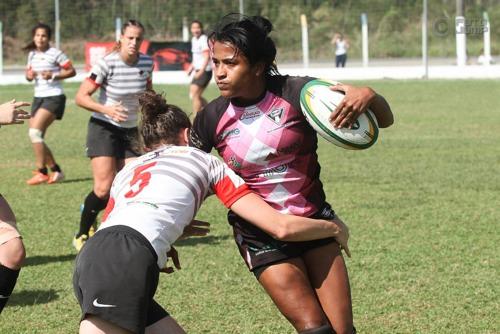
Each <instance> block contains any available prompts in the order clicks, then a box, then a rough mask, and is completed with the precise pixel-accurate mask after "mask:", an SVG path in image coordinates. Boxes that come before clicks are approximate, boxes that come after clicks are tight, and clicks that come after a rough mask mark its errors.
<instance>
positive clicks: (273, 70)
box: [208, 14, 279, 76]
mask: <svg viewBox="0 0 500 334" xmlns="http://www.w3.org/2000/svg"><path fill="white" fill-rule="evenodd" d="M272 30H273V24H272V23H271V21H269V20H268V19H266V18H264V17H262V16H251V17H248V16H244V15H241V14H229V15H226V16H224V17H223V18H222V19H221V20H220V21H219V23H218V24H217V25H216V27H215V29H214V31H212V32H211V33H210V34H209V36H208V40H209V47H210V48H213V45H214V43H215V42H221V43H230V44H232V45H233V46H234V47H236V52H241V53H242V54H243V55H244V56H245V58H247V59H248V62H249V63H250V64H251V65H254V64H256V63H259V62H263V63H264V64H265V73H266V75H268V76H270V75H277V74H279V72H278V67H277V65H276V45H275V44H274V41H273V40H272V39H271V38H270V37H269V33H270V32H271V31H272Z"/></svg>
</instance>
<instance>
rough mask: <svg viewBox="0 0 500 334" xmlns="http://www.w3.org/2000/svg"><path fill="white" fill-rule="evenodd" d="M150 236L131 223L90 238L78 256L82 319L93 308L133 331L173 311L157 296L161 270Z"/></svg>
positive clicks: (75, 279)
mask: <svg viewBox="0 0 500 334" xmlns="http://www.w3.org/2000/svg"><path fill="white" fill-rule="evenodd" d="M156 261H157V255H156V253H155V251H154V250H153V247H152V246H151V244H150V243H149V242H148V240H147V239H146V238H145V237H144V236H143V235H142V234H140V233H139V232H137V231H136V230H134V229H132V228H130V227H127V226H112V227H108V228H106V229H104V230H101V231H98V232H97V233H96V234H95V235H94V236H93V237H92V238H90V239H89V240H88V241H87V242H86V243H85V245H84V247H83V248H82V250H81V251H80V253H79V254H78V256H77V258H76V265H75V271H74V273H73V289H74V292H75V295H76V298H77V299H78V303H79V304H80V307H81V309H82V320H83V319H85V315H88V314H92V315H95V316H98V317H99V318H102V319H104V320H106V321H109V322H111V323H113V324H115V325H117V326H120V327H122V328H125V329H127V330H129V331H132V332H134V333H144V331H145V328H146V327H147V326H150V325H152V324H154V323H155V322H157V321H159V320H161V319H163V318H164V317H167V316H168V313H167V312H166V311H165V310H164V309H163V308H162V307H161V306H160V305H159V304H158V303H157V302H155V301H154V300H153V296H154V295H155V292H156V288H157V287H158V278H159V274H160V270H159V269H158V264H157V263H156Z"/></svg>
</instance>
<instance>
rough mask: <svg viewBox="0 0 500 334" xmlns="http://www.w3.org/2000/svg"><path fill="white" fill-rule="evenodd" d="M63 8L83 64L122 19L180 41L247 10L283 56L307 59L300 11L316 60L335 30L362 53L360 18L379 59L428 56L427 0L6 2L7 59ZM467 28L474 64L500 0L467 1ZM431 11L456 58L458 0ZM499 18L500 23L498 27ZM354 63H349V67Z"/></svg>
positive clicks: (495, 30) (431, 27)
mask: <svg viewBox="0 0 500 334" xmlns="http://www.w3.org/2000/svg"><path fill="white" fill-rule="evenodd" d="M57 3H58V5H59V18H60V24H59V27H60V41H61V45H60V46H61V48H62V49H63V50H64V51H65V52H66V53H67V54H68V55H69V56H70V57H71V58H72V59H73V60H74V62H77V63H78V62H83V59H84V43H85V41H111V40H114V38H115V18H117V17H119V18H122V19H123V20H126V19H129V18H135V19H138V20H140V21H141V22H142V23H143V24H144V25H145V27H146V38H148V39H151V40H157V41H175V40H182V38H183V23H185V22H190V21H191V20H193V19H199V20H201V21H202V22H204V24H205V28H206V30H210V28H211V27H213V26H214V24H215V23H216V22H217V21H218V20H219V19H220V18H221V17H222V16H223V15H224V14H227V13H231V12H239V11H240V10H243V11H244V14H246V15H263V16H266V17H268V18H269V19H270V20H271V21H272V22H273V24H274V28H275V31H274V32H273V34H272V37H273V38H274V40H275V41H276V44H277V46H278V61H279V62H281V63H284V62H301V61H302V56H303V54H302V30H301V19H300V17H301V15H302V14H304V15H305V17H306V19H307V23H308V41H309V47H308V50H309V57H310V61H311V62H333V58H334V50H333V46H332V44H331V40H332V37H333V35H334V33H336V32H341V33H343V34H344V35H345V36H346V37H347V39H348V40H349V42H350V48H349V51H348V55H349V56H348V59H349V60H352V59H360V58H361V57H362V29H361V16H362V14H363V13H365V14H366V17H367V22H368V26H367V27H368V36H369V41H368V50H369V57H370V59H373V58H412V57H413V58H418V57H421V56H422V23H421V22H422V9H423V8H422V1H421V0H418V1H417V0H415V1H412V0H407V1H400V0H393V1H389V0H372V1H368V0H357V1H351V0H345V1H339V0H233V1H229V0H198V1H193V0H129V1H125V0H107V1H104V0H85V1H82V0H23V1H18V0H2V1H0V21H1V22H2V23H3V61H4V64H5V65H11V64H23V63H24V62H25V55H24V54H23V53H22V52H21V48H22V46H23V45H25V44H27V43H28V42H29V41H30V39H31V28H32V26H33V25H34V24H35V23H36V22H38V21H43V22H45V23H47V24H49V25H51V26H52V27H55V26H56V22H55V16H56V4H57ZM465 5H466V8H465V17H466V21H465V22H464V25H463V27H464V33H465V34H466V36H467V51H468V55H469V61H470V62H474V61H475V59H476V58H477V56H479V55H480V54H481V52H482V51H481V49H482V48H483V30H484V13H487V14H488V17H489V20H490V22H491V26H490V29H491V48H492V53H493V54H497V53H498V52H499V51H500V50H499V47H498V39H499V38H500V3H499V1H480V0H474V1H472V0H470V1H465ZM428 6H429V10H428V13H429V15H428V32H429V43H428V46H429V56H430V57H431V59H432V57H434V58H435V57H439V58H447V57H448V58H454V57H455V55H456V49H455V44H456V42H455V14H456V13H455V1H454V0H440V1H437V0H436V1H430V2H429V5H428ZM497 22H498V24H497ZM349 60H348V64H349Z"/></svg>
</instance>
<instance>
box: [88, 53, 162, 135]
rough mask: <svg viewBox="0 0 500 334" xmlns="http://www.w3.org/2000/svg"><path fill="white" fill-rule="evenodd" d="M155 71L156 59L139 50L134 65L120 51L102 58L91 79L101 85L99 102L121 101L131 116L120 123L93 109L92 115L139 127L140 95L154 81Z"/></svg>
mask: <svg viewBox="0 0 500 334" xmlns="http://www.w3.org/2000/svg"><path fill="white" fill-rule="evenodd" d="M152 73H153V59H152V58H151V57H150V56H147V55H144V54H142V53H139V58H138V60H137V61H136V63H135V64H133V65H128V64H127V63H125V62H124V61H123V60H122V59H121V57H120V53H119V52H117V51H114V52H111V53H110V54H108V55H106V56H105V57H104V58H101V59H100V60H99V61H98V62H97V63H96V64H95V65H94V66H93V67H92V69H91V70H90V73H89V76H88V80H90V81H92V83H94V84H95V85H96V86H98V87H100V92H99V103H101V104H103V105H106V106H108V105H113V104H117V103H119V102H121V103H122V105H123V106H124V107H125V108H126V110H127V113H128V118H127V120H126V121H124V122H120V123H118V122H115V121H113V120H112V119H111V118H110V117H109V116H108V115H105V114H102V113H97V112H94V113H92V117H94V118H97V119H100V120H103V121H105V122H108V123H111V124H113V125H115V126H118V127H123V128H133V127H136V126H137V118H138V116H137V113H138V111H139V99H138V97H139V94H141V93H142V92H144V91H145V90H146V87H147V85H148V83H149V82H151V80H152Z"/></svg>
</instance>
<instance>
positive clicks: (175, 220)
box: [100, 146, 250, 268]
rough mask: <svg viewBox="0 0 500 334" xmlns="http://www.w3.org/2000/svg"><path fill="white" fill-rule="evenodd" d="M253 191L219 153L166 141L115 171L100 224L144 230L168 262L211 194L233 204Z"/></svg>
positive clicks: (160, 260)
mask: <svg viewBox="0 0 500 334" xmlns="http://www.w3.org/2000/svg"><path fill="white" fill-rule="evenodd" d="M248 193H250V190H249V189H248V187H247V186H246V185H245V183H244V181H243V180H242V179H241V178H240V177H239V176H237V175H236V174H235V173H234V172H233V171H232V170H231V169H230V168H228V167H227V165H226V164H224V163H223V162H222V161H220V160H219V159H217V158H216V157H214V156H212V155H210V154H208V153H205V152H203V151H200V150H198V149H196V148H193V147H187V146H182V147H181V146H164V147H162V148H160V149H158V150H155V151H152V152H149V153H147V154H145V155H142V156H141V157H139V158H137V159H136V160H134V161H132V162H130V163H129V164H127V165H125V167H124V168H123V169H122V170H121V171H120V172H119V173H118V174H117V175H116V177H115V179H114V181H113V185H112V187H111V193H110V200H109V203H108V207H107V208H106V211H105V214H104V218H103V220H104V222H103V224H102V225H101V227H100V229H103V228H107V227H110V226H115V225H125V226H129V227H131V228H133V229H135V230H136V231H138V232H140V233H141V234H142V235H144V236H145V237H146V238H147V239H148V240H149V242H150V243H151V245H152V246H153V248H154V249H155V251H156V253H157V255H158V266H159V268H164V267H165V264H166V261H167V255H166V253H167V251H169V250H170V247H171V245H172V244H173V243H174V242H175V241H176V240H177V239H178V238H179V237H180V236H181V234H182V232H183V230H184V228H185V227H186V226H187V225H188V224H189V223H190V222H191V220H192V219H193V218H194V217H195V215H196V212H197V211H198V209H199V208H200V206H201V204H202V202H203V201H204V200H205V198H206V197H207V196H209V195H211V194H215V195H217V197H218V198H219V199H220V200H221V202H222V203H223V204H224V205H225V206H226V207H231V205H233V203H234V202H236V201H237V200H238V199H240V198H241V197H242V196H244V195H246V194H248Z"/></svg>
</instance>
